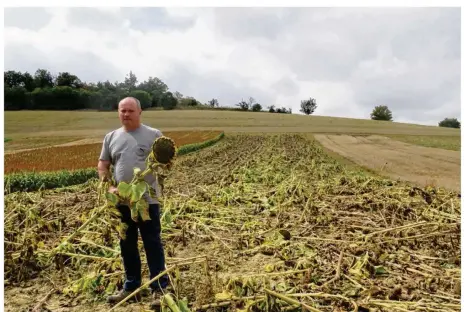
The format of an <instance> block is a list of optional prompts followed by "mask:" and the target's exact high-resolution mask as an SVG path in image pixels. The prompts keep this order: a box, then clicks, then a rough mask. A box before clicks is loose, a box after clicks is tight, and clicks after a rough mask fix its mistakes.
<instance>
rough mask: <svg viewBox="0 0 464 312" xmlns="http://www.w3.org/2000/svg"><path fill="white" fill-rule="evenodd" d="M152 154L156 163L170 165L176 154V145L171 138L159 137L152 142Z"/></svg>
mask: <svg viewBox="0 0 464 312" xmlns="http://www.w3.org/2000/svg"><path fill="white" fill-rule="evenodd" d="M152 153H153V156H154V158H155V159H154V160H155V161H157V162H158V163H160V164H163V165H166V164H170V163H171V162H172V160H173V159H174V157H175V156H176V153H177V148H176V144H175V143H174V141H173V140H172V139H171V138H168V137H165V136H161V137H159V138H157V139H156V140H155V142H153V146H152Z"/></svg>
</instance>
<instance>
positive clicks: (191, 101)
mask: <svg viewBox="0 0 464 312" xmlns="http://www.w3.org/2000/svg"><path fill="white" fill-rule="evenodd" d="M178 102H179V104H180V105H181V106H197V105H198V101H197V100H196V99H195V98H194V97H191V96H188V97H186V98H182V99H180V100H178Z"/></svg>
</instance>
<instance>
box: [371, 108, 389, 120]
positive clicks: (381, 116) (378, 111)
mask: <svg viewBox="0 0 464 312" xmlns="http://www.w3.org/2000/svg"><path fill="white" fill-rule="evenodd" d="M371 119H372V120H385V121H392V120H393V117H392V112H391V111H390V109H389V108H388V106H385V105H379V106H376V107H375V108H374V109H373V110H372V113H371Z"/></svg>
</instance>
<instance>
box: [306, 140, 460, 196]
mask: <svg viewBox="0 0 464 312" xmlns="http://www.w3.org/2000/svg"><path fill="white" fill-rule="evenodd" d="M315 138H316V139H317V140H318V141H319V142H320V143H321V144H322V145H323V146H324V147H325V148H327V149H329V150H331V151H333V152H336V153H338V154H339V155H341V156H343V157H345V158H347V159H349V160H351V161H353V162H355V163H356V164H358V165H361V166H363V167H367V168H369V169H373V170H376V171H378V172H379V173H381V174H385V175H387V176H389V177H391V178H394V179H402V180H406V181H410V182H413V183H417V184H419V185H421V186H427V185H433V186H440V187H444V188H447V189H451V190H455V191H459V190H460V189H461V183H460V181H461V175H460V173H461V161H460V159H461V153H460V152H458V151H450V150H443V149H439V148H430V147H423V146H417V145H411V144H407V143H404V142H400V141H395V140H392V139H389V138H386V137H382V136H376V135H372V136H365V137H364V136H356V137H355V136H350V135H322V134H318V135H315Z"/></svg>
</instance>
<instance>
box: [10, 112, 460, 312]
mask: <svg viewBox="0 0 464 312" xmlns="http://www.w3.org/2000/svg"><path fill="white" fill-rule="evenodd" d="M142 122H143V123H145V124H147V125H149V126H152V127H154V128H158V129H160V130H161V131H162V132H163V133H164V135H166V136H169V137H171V138H173V139H174V141H175V142H176V144H177V145H178V147H179V151H183V152H181V153H180V154H179V156H178V157H177V159H176V160H175V162H174V166H173V168H172V171H171V173H170V175H169V176H168V178H167V180H166V185H165V188H166V189H165V193H164V197H163V199H162V216H161V221H162V239H163V242H164V245H165V250H166V257H167V263H166V266H167V270H169V274H170V277H171V282H172V285H173V292H172V293H171V294H170V297H169V298H173V300H174V302H173V303H172V302H171V303H172V304H174V305H176V306H178V307H177V308H176V307H173V306H172V305H171V310H172V311H185V309H186V307H188V309H189V310H190V311H360V312H361V311H460V309H461V303H460V300H461V288H460V284H461V250H460V245H461V240H460V238H461V235H460V232H461V229H460V226H461V193H460V188H461V184H460V180H461V176H460V172H461V164H460V159H461V153H460V149H461V144H460V140H461V135H460V130H459V129H450V128H443V127H430V126H419V125H412V124H401V123H395V122H383V121H373V120H355V119H348V118H346V119H345V118H331V117H318V116H303V115H291V114H272V113H266V112H260V113H253V112H231V111H214V110H211V111H197V110H185V111H181V110H174V111H150V110H147V111H144V112H143V113H142ZM117 127H119V121H118V119H117V113H116V112H95V111H80V112H79V111H76V112H72V113H71V114H70V113H69V112H61V111H6V112H5V138H8V142H5V174H6V176H5V182H6V186H5V210H4V216H5V217H4V237H5V242H4V248H5V260H4V261H5V262H4V272H5V278H4V280H5V299H4V300H5V310H6V311H28V309H32V308H34V307H35V308H36V310H35V311H90V310H93V311H109V310H110V309H112V307H111V306H109V305H108V304H106V302H105V298H106V296H107V295H108V294H109V293H112V292H113V291H114V290H115V289H117V288H118V287H120V286H121V282H122V281H123V278H124V270H123V266H122V261H121V257H120V248H119V240H118V238H117V232H116V231H114V230H113V229H112V228H111V227H110V226H109V223H108V220H106V219H105V218H97V219H96V220H94V221H93V222H92V223H90V224H89V225H88V226H87V227H86V228H85V229H83V230H79V232H78V234H76V233H77V232H76V231H77V230H78V229H79V228H80V227H81V226H82V225H83V224H84V223H85V222H86V221H87V220H89V219H90V218H91V217H92V215H93V213H95V209H96V208H97V207H100V206H101V205H102V204H103V202H104V200H103V199H102V198H99V196H98V180H97V179H96V173H95V169H96V168H95V167H96V164H97V161H98V155H99V152H100V148H101V142H102V140H103V136H104V135H105V133H107V132H108V131H111V130H113V129H115V128H117ZM8 179H10V180H8ZM8 181H9V182H8ZM76 181H77V182H76ZM47 185H48V187H46V186H47ZM8 186H10V188H8ZM43 186H45V187H43ZM71 235H72V239H69V238H70V237H71ZM65 241H66V242H67V244H63V242H65ZM58 246H60V248H58V249H57V247H58ZM140 248H141V249H142V248H143V247H142V242H141V240H140ZM141 256H142V259H144V257H145V256H144V252H141ZM142 263H143V270H144V277H145V280H144V281H145V282H146V281H148V279H147V276H148V275H147V266H146V262H145V260H142ZM143 292H144V290H143V291H142V293H143ZM166 298H168V297H166ZM149 299H150V298H149V297H143V300H142V302H139V303H132V304H128V303H123V304H122V305H120V306H118V307H115V309H114V311H148V310H149V302H150V300H149ZM167 311H168V310H167Z"/></svg>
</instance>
